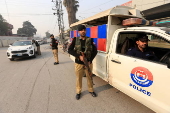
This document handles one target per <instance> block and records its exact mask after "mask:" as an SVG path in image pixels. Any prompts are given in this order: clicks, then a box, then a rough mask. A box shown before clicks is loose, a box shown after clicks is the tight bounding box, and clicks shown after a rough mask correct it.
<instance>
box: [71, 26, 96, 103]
mask: <svg viewBox="0 0 170 113" xmlns="http://www.w3.org/2000/svg"><path fill="white" fill-rule="evenodd" d="M78 32H79V34H80V37H74V39H73V41H72V43H71V44H70V46H69V48H68V53H69V54H71V55H73V56H75V73H76V99H77V100H79V99H80V96H81V90H82V77H83V75H84V73H86V76H87V77H86V78H87V85H88V91H89V93H90V94H91V95H92V96H93V97H96V96H97V95H96V93H95V92H94V90H93V84H92V79H91V77H90V75H89V73H88V70H87V68H86V67H85V65H84V63H83V58H84V57H83V56H82V55H81V52H83V53H84V54H85V56H86V58H87V60H88V64H89V67H90V68H91V69H92V61H93V59H94V57H95V56H96V54H97V48H96V46H95V45H94V44H93V39H92V38H89V37H86V27H85V26H84V25H79V26H78Z"/></svg>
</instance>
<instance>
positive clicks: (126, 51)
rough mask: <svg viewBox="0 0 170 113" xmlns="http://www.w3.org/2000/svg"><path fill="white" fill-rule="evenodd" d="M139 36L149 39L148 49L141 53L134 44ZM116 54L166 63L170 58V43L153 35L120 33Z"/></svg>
mask: <svg viewBox="0 0 170 113" xmlns="http://www.w3.org/2000/svg"><path fill="white" fill-rule="evenodd" d="M141 35H146V36H147V37H148V39H149V41H148V48H147V49H146V51H145V52H142V53H141V51H140V50H139V49H138V45H137V44H136V40H137V38H138V37H139V36H141ZM116 53H118V54H123V55H126V56H130V57H136V58H139V59H143V60H149V61H152V62H159V63H167V61H168V60H169V58H170V43H169V42H168V41H166V40H164V38H163V37H160V36H157V35H154V34H147V33H144V32H133V33H130V32H122V33H120V34H119V37H118V39H117V48H116ZM134 54H135V55H134ZM142 55H144V56H142Z"/></svg>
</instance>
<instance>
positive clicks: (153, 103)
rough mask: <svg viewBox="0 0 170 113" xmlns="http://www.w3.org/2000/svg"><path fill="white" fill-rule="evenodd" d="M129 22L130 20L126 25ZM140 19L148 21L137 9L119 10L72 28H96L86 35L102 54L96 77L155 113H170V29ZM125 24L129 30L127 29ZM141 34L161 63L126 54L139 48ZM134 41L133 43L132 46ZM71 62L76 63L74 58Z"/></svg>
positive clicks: (95, 63)
mask: <svg viewBox="0 0 170 113" xmlns="http://www.w3.org/2000/svg"><path fill="white" fill-rule="evenodd" d="M129 18H132V19H129ZM133 18H138V19H133ZM126 19H129V20H128V21H123V20H126ZM139 19H142V22H143V21H146V20H144V19H143V17H142V16H141V15H140V11H138V10H137V9H132V8H129V7H125V6H117V7H114V8H112V9H109V10H107V11H104V12H101V13H99V14H96V15H94V16H92V17H89V18H87V19H84V20H82V21H79V22H76V23H73V24H72V25H71V26H70V27H71V28H72V27H73V28H74V26H77V25H79V24H86V25H87V26H92V27H88V28H87V29H86V31H87V36H88V37H91V38H93V41H94V42H95V45H96V47H97V49H98V54H97V56H96V58H95V59H94V61H93V73H94V74H95V75H96V76H99V77H100V78H102V79H103V80H105V81H107V82H108V83H109V84H110V85H112V86H114V87H116V88H117V89H119V90H120V91H122V92H124V93H125V94H127V95H129V96H130V97H132V98H133V99H135V100H137V101H139V102H140V103H142V104H144V105H145V106H147V107H148V108H150V109H152V110H154V111H155V112H157V113H170V87H169V85H168V84H169V80H170V74H169V73H170V34H169V33H170V29H169V28H166V27H153V26H146V25H149V24H150V25H153V22H149V21H146V22H144V23H140V22H138V21H135V20H139ZM131 20H132V21H131ZM124 22H125V23H124ZM126 22H129V23H126ZM123 24H124V25H126V24H127V25H128V26H123ZM139 24H145V27H140V26H141V25H139ZM129 26H137V27H129ZM70 34H71V38H73V37H77V36H78V33H77V31H76V30H74V31H71V32H70ZM140 34H145V35H147V36H148V37H149V39H150V41H149V44H148V46H149V47H150V48H152V50H153V51H154V53H155V55H156V56H157V57H158V61H153V60H146V59H141V58H137V57H132V56H128V55H127V54H126V53H127V51H128V49H130V48H131V47H133V46H135V45H134V44H135V39H136V38H137V37H139V35H140ZM130 41H132V42H133V43H131V44H130ZM125 42H128V43H129V44H127V43H125ZM70 56H71V55H70ZM71 58H72V59H74V58H73V56H71Z"/></svg>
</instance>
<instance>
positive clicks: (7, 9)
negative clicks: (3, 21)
mask: <svg viewBox="0 0 170 113" xmlns="http://www.w3.org/2000/svg"><path fill="white" fill-rule="evenodd" d="M5 5H6V9H7V13H8V19H9V22H10V18H9V12H8V6H7V3H6V0H5Z"/></svg>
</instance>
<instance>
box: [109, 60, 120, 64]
mask: <svg viewBox="0 0 170 113" xmlns="http://www.w3.org/2000/svg"><path fill="white" fill-rule="evenodd" d="M111 61H112V62H115V63H118V64H121V62H119V61H116V60H111Z"/></svg>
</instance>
